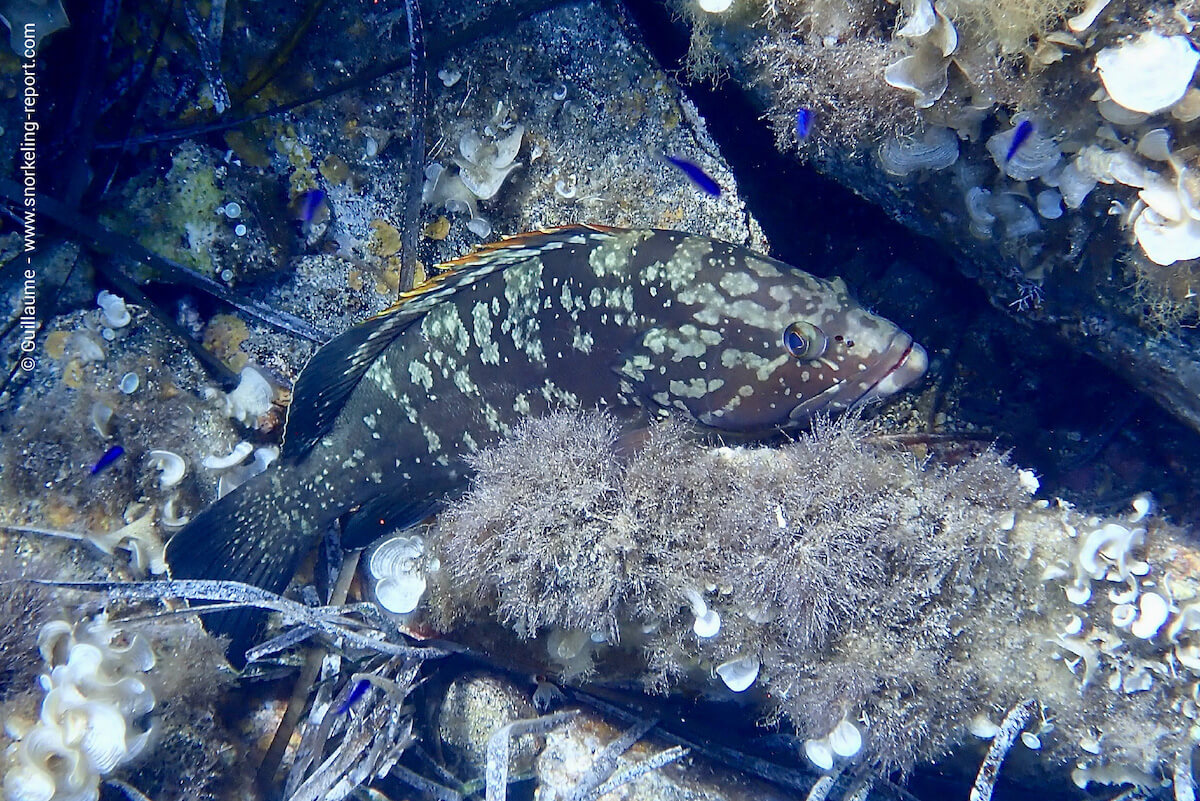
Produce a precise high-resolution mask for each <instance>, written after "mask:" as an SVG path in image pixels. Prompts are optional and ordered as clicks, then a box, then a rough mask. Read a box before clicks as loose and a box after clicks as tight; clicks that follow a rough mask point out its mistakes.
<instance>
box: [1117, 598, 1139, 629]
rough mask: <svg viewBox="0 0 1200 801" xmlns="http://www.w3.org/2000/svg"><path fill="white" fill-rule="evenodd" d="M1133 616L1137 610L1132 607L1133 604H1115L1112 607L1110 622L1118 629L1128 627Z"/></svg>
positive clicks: (1135, 615)
mask: <svg viewBox="0 0 1200 801" xmlns="http://www.w3.org/2000/svg"><path fill="white" fill-rule="evenodd" d="M1135 617H1137V610H1136V609H1134V608H1133V604H1117V605H1116V606H1114V607H1113V608H1112V622H1113V625H1114V626H1116V627H1117V628H1119V629H1124V628H1128V627H1129V624H1131V623H1133V620H1134V618H1135Z"/></svg>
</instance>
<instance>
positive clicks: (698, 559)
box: [418, 415, 1200, 786]
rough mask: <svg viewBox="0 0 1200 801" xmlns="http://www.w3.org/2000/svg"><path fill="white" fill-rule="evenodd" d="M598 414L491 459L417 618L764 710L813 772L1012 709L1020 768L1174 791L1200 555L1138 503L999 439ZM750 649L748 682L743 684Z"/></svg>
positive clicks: (891, 759)
mask: <svg viewBox="0 0 1200 801" xmlns="http://www.w3.org/2000/svg"><path fill="white" fill-rule="evenodd" d="M596 425H598V421H597V419H596V418H595V417H594V416H590V415H556V416H552V417H550V418H546V419H543V420H540V421H533V422H530V423H529V424H528V425H525V426H522V427H521V428H520V429H519V430H518V431H517V433H516V434H515V435H514V436H513V437H512V438H510V439H509V440H507V441H506V442H504V443H503V444H502V445H500V446H498V447H497V448H496V449H495V450H493V451H488V452H485V453H483V454H481V456H480V457H479V459H478V465H477V466H478V467H479V469H480V472H479V474H478V475H477V478H476V481H475V482H474V483H473V485H472V488H471V490H470V491H469V492H468V493H467V495H466V496H464V497H463V498H462V499H461V500H459V501H457V502H455V503H452V504H450V506H449V508H448V510H447V511H446V512H445V513H443V514H442V515H441V516H439V518H438V521H437V523H436V524H435V525H434V527H433V528H432V529H430V530H429V531H428V532H427V536H426V542H427V543H428V546H429V548H430V549H431V551H432V552H433V553H434V554H436V558H437V559H438V560H439V562H440V570H439V571H438V572H437V573H431V580H430V588H429V594H428V596H427V600H423V601H422V605H421V607H420V608H419V609H418V615H419V616H420V617H421V618H422V619H425V620H427V621H428V622H431V623H433V624H434V625H435V626H436V627H438V628H440V629H441V630H443V631H446V632H452V633H453V634H452V636H461V637H462V638H463V641H465V642H466V643H468V644H471V645H474V646H476V647H479V648H480V649H481V650H484V651H485V652H488V653H493V654H495V653H504V654H506V655H507V657H506V658H507V659H509V660H511V661H513V662H514V664H515V665H516V666H518V667H520V668H521V669H524V670H529V671H530V672H549V673H550V674H551V675H558V676H562V677H564V679H566V680H572V679H578V678H587V679H588V680H590V681H593V682H599V683H601V684H613V683H615V684H617V685H621V684H624V683H627V682H635V683H640V684H641V685H642V686H643V687H644V688H645V689H647V690H649V691H651V692H666V691H670V692H682V693H684V694H687V695H692V694H699V695H700V696H703V697H707V698H710V699H712V700H715V701H725V702H729V701H733V700H734V699H735V698H736V699H737V700H738V701H744V702H749V703H752V704H754V705H755V707H754V708H755V711H754V712H748V714H750V715H752V716H753V717H760V716H761V717H763V718H765V719H766V720H768V721H780V720H781V721H784V722H785V725H786V727H787V730H788V731H791V732H794V734H795V736H796V737H797V738H799V740H801V741H806V742H807V747H806V753H807V754H808V758H809V760H810V762H811V763H812V764H813V765H814V766H815V767H816V768H818V769H820V770H830V769H832V768H834V767H840V766H858V767H861V768H863V769H865V770H867V771H869V772H870V773H872V774H873V775H876V776H880V777H882V776H884V775H886V774H888V773H889V772H891V771H894V770H902V771H908V770H911V769H912V768H914V766H917V765H920V764H923V763H928V762H931V761H934V760H938V759H940V758H941V757H942V756H943V755H944V754H946V753H951V752H959V751H962V750H964V749H967V750H969V749H970V748H972V745H971V743H972V742H973V740H972V738H973V737H975V736H977V735H975V734H971V732H972V731H978V730H980V726H979V725H978V721H977V720H976V718H977V717H978V716H980V715H984V716H990V717H991V718H992V720H993V721H999V720H1000V719H1001V718H1002V717H1004V715H1005V713H1006V712H1007V711H1008V710H1010V709H1012V708H1013V707H1014V706H1015V705H1016V704H1018V702H1021V701H1022V699H1033V703H1034V704H1035V708H1036V710H1037V716H1036V717H1035V718H1034V719H1033V721H1032V722H1031V723H1029V724H1028V725H1027V726H1026V727H1025V728H1024V733H1023V735H1022V738H1021V739H1022V743H1023V744H1022V745H1019V746H1018V748H1023V749H1027V750H1030V751H1036V759H1035V760H1033V763H1032V764H1028V763H1029V762H1030V761H1029V760H1025V759H1022V760H1019V761H1018V763H1019V764H1025V765H1026V766H1027V767H1025V768H1018V770H1021V771H1024V770H1028V771H1030V772H1034V771H1038V772H1041V773H1042V774H1043V776H1045V775H1053V774H1054V771H1055V770H1057V769H1058V768H1057V766H1059V765H1064V764H1065V765H1067V766H1068V771H1069V770H1072V769H1074V770H1075V778H1074V781H1076V782H1077V783H1079V784H1080V786H1083V785H1084V784H1086V783H1087V782H1088V781H1102V778H1101V777H1103V776H1106V775H1111V774H1113V773H1114V772H1121V774H1122V775H1125V776H1140V777H1143V778H1142V779H1140V780H1139V781H1140V782H1141V783H1143V784H1144V785H1147V786H1155V785H1156V784H1158V783H1159V782H1169V781H1170V780H1171V778H1172V772H1173V771H1174V770H1176V768H1175V765H1176V755H1178V754H1186V753H1188V752H1189V751H1190V749H1191V748H1192V747H1193V746H1194V744H1195V742H1197V741H1198V740H1200V724H1196V723H1195V722H1194V721H1195V719H1196V718H1197V715H1200V710H1197V709H1196V707H1195V702H1194V699H1193V692H1194V691H1195V688H1196V687H1198V686H1200V656H1198V655H1200V639H1197V638H1198V637H1200V612H1198V611H1197V610H1200V601H1197V599H1198V598H1200V584H1197V583H1196V581H1195V579H1194V571H1193V570H1192V569H1191V567H1190V566H1191V565H1193V564H1194V563H1195V561H1196V560H1197V559H1200V556H1198V555H1197V554H1196V552H1195V549H1194V548H1193V547H1191V546H1189V545H1187V544H1186V542H1185V540H1184V538H1183V537H1182V535H1181V532H1179V531H1178V530H1175V529H1173V528H1171V527H1170V526H1168V525H1166V524H1165V523H1163V522H1162V521H1160V520H1158V519H1156V518H1155V517H1154V516H1153V515H1152V514H1150V508H1149V504H1148V502H1147V499H1145V498H1144V497H1143V498H1140V499H1137V500H1136V501H1135V503H1134V505H1133V511H1132V512H1130V513H1126V514H1121V515H1110V516H1100V515H1091V514H1088V513H1086V512H1085V511H1080V510H1076V509H1074V508H1072V507H1071V506H1070V505H1069V504H1065V503H1062V502H1054V503H1051V502H1048V501H1045V500H1034V498H1033V497H1032V496H1033V495H1034V493H1035V492H1036V489H1037V481H1036V478H1035V477H1034V476H1033V475H1032V474H1030V473H1028V472H1027V471H1017V470H1015V469H1013V468H1011V467H1009V466H1007V465H1005V464H1004V462H1003V461H1002V459H1001V458H1000V457H998V456H996V455H995V454H993V453H984V454H983V455H981V456H978V457H974V458H973V459H969V460H967V461H965V462H963V463H961V464H958V465H955V466H936V465H925V466H922V465H921V464H919V463H918V462H917V461H916V460H914V459H913V458H912V457H911V456H909V455H908V454H905V453H902V452H897V451H894V450H888V449H885V448H880V447H876V446H873V445H870V444H868V441H869V438H867V437H865V435H866V431H865V429H864V427H863V425H862V424H861V423H858V422H855V421H852V420H845V421H843V422H839V423H836V424H828V423H826V424H821V423H818V425H817V426H816V428H815V430H814V431H813V432H812V433H810V434H804V435H801V436H799V437H798V438H797V440H796V442H795V443H793V444H790V445H786V446H783V447H781V448H777V449H770V448H733V449H731V448H726V447H719V448H713V447H704V446H702V445H699V444H696V443H691V442H688V441H687V440H686V439H684V438H683V437H682V435H681V431H680V430H679V429H677V428H674V427H671V426H661V427H658V428H655V429H654V430H653V431H652V432H651V433H650V436H649V439H648V440H647V441H646V442H645V443H644V444H643V446H642V447H641V449H639V450H638V451H636V452H635V453H633V454H632V455H629V454H625V455H623V456H618V455H617V440H616V439H615V437H616V435H615V434H613V435H612V436H611V437H610V442H609V444H608V446H607V456H605V455H604V452H605V450H606V446H604V444H603V443H599V444H598V443H597V442H596V441H595V437H594V436H593V435H592V434H585V432H587V431H591V430H592V429H593V428H594V426H596ZM571 432H575V433H576V434H577V435H578V436H577V437H576V438H574V439H572V437H571V436H570V434H571ZM564 442H565V443H567V444H566V445H563V443H564ZM572 442H574V444H571V443H572ZM551 443H553V444H551ZM550 448H553V449H554V452H553V453H550V452H547V451H548V450H549V449H550ZM573 449H574V450H573ZM606 459H607V461H605V460H606ZM597 460H600V462H602V463H603V464H601V465H600V466H599V467H598V466H597ZM522 465H537V466H538V470H537V471H536V474H537V475H538V476H539V485H538V488H537V492H536V493H535V492H533V491H532V490H530V488H529V487H527V486H526V484H527V482H528V481H529V478H528V476H529V475H532V474H533V473H531V471H529V470H525V469H522V468H521V466H522ZM597 475H600V476H603V482H602V485H601V486H600V487H597V486H595V484H594V482H592V478H593V477H594V476H597ZM600 573H603V575H606V576H610V577H612V576H615V577H617V579H616V580H610V581H607V582H601V581H598V580H597V578H596V577H597V575H598V574H600ZM696 595H699V596H701V597H702V598H703V602H704V604H705V605H706V606H707V607H708V608H710V609H712V610H716V611H718V612H719V614H720V617H721V621H722V624H721V627H720V630H719V631H718V632H717V633H716V634H715V635H713V636H700V635H699V634H697V633H696V632H695V631H694V630H693V623H694V620H695V619H696V618H695V611H694V607H695V598H694V597H693V596H696ZM1167 597H1170V598H1172V599H1173V601H1172V603H1171V604H1166V602H1165V599H1166V598H1167ZM750 655H754V656H756V657H757V659H758V661H759V663H760V667H759V668H758V670H757V672H756V674H755V676H754V680H753V684H752V686H750V687H749V688H743V687H741V685H740V684H739V685H738V686H734V687H731V686H729V685H728V681H727V679H726V677H725V676H723V675H721V671H722V669H723V668H726V667H728V666H729V665H730V663H731V661H734V660H738V659H745V658H746V657H747V656H750ZM1173 664H1178V665H1181V666H1182V668H1183V669H1180V670H1175V669H1172V668H1171V667H1170V665H1173ZM1193 666H1194V667H1193ZM1097 740H1098V741H1099V743H1100V745H1099V746H1097V745H1096V744H1095V741H1097ZM1022 777H1024V780H1031V781H1032V780H1033V779H1032V778H1031V774H1024V773H1020V774H1017V775H1015V776H1009V778H1019V779H1020V778H1022ZM1059 778H1060V779H1062V780H1064V781H1066V780H1067V777H1066V776H1064V775H1060V776H1059Z"/></svg>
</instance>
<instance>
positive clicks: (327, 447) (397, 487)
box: [168, 226, 925, 590]
mask: <svg viewBox="0 0 1200 801" xmlns="http://www.w3.org/2000/svg"><path fill="white" fill-rule="evenodd" d="M448 266H450V267H453V268H454V269H453V270H452V271H451V272H448V273H444V274H442V275H439V276H438V277H436V278H435V279H433V280H432V281H430V282H428V283H427V284H425V285H424V286H423V287H421V288H419V289H418V290H416V291H414V292H412V293H409V294H408V295H407V296H406V297H405V298H404V299H402V302H401V303H400V304H398V305H397V307H396V308H395V309H394V310H392V311H390V312H388V313H386V314H384V315H381V316H380V317H377V318H374V319H372V320H369V321H367V322H366V323H364V324H362V325H360V326H357V327H355V328H353V329H351V330H350V331H347V332H346V333H345V334H343V335H341V336H339V337H337V338H336V339H334V340H333V341H332V342H330V343H329V344H328V345H326V346H325V347H324V348H322V349H321V350H320V351H319V352H318V353H317V354H316V355H315V356H314V357H313V359H312V361H311V362H310V363H309V365H308V366H307V367H306V368H305V370H304V372H303V373H302V375H301V376H300V379H299V380H298V381H297V383H296V387H295V392H294V397H295V400H294V402H293V405H292V408H291V411H290V413H289V418H288V427H287V433H286V436H285V441H284V447H283V456H282V459H281V460H280V461H281V465H280V467H279V468H278V469H275V470H271V471H269V472H267V473H265V474H264V475H262V476H260V477H258V479H257V480H256V481H255V482H251V483H250V484H248V485H247V486H245V487H243V488H242V489H240V490H239V491H238V492H235V493H233V494H231V495H230V496H227V497H226V498H223V499H222V500H221V501H219V502H218V503H217V504H215V505H214V506H213V507H212V508H211V509H209V510H207V511H206V512H204V513H203V514H202V515H200V516H199V517H198V518H197V520H196V521H195V522H194V523H192V524H191V525H190V526H188V527H187V528H185V529H184V530H183V531H182V532H180V533H179V534H177V535H176V537H175V538H174V539H173V540H172V541H171V543H170V544H169V546H168V560H169V562H170V564H171V566H172V572H173V575H175V576H176V577H204V578H229V579H236V580H241V581H247V582H249V583H253V584H258V585H260V586H263V587H266V588H268V589H273V590H280V589H282V587H283V586H284V585H285V584H286V583H287V581H288V580H289V578H290V577H291V575H292V573H293V572H294V571H295V567H296V565H297V563H298V561H299V559H300V558H301V557H302V556H303V554H304V553H305V552H306V551H308V550H309V548H311V547H312V544H313V542H314V541H315V539H316V538H317V537H318V536H319V534H320V532H321V531H322V530H323V529H324V527H325V526H327V525H328V524H329V523H330V522H331V521H332V520H333V519H334V518H336V517H338V516H340V515H342V514H344V513H345V512H348V511H351V510H355V511H356V512H357V514H356V515H355V517H354V518H353V523H354V524H353V525H352V527H351V530H350V533H349V535H348V544H350V545H362V544H365V543H364V542H363V540H365V539H367V538H369V537H370V536H371V535H373V534H375V533H382V530H383V529H387V528H391V527H394V526H395V525H397V524H400V523H404V522H409V521H412V520H414V519H417V518H419V517H420V516H421V515H423V514H424V513H426V512H428V511H429V510H430V509H431V508H432V507H433V506H434V505H435V504H436V503H437V501H438V499H440V498H441V497H443V496H444V495H445V494H446V493H448V492H451V491H454V490H455V489H457V488H460V487H461V486H462V484H463V482H464V480H465V478H466V476H467V474H468V468H467V466H466V464H465V463H464V461H463V457H464V456H465V455H468V454H470V453H472V452H473V451H475V450H476V449H478V448H481V447H484V446H486V445H490V444H492V443H493V442H495V441H496V440H497V439H498V438H499V437H501V436H502V435H504V434H505V433H507V432H508V431H509V430H510V429H511V428H512V427H513V426H514V425H516V424H517V423H519V422H520V421H521V420H523V419H525V418H528V417H531V416H540V415H543V414H545V413H546V411H547V410H549V409H552V408H593V407H597V406H600V407H614V408H620V407H628V408H631V409H636V408H639V407H640V408H641V409H644V410H646V411H647V412H649V413H651V414H655V415H656V414H671V413H677V414H683V415H685V416H687V417H690V418H691V419H693V420H695V421H696V422H697V423H699V424H700V425H701V426H703V427H707V428H710V429H714V430H717V431H721V432H728V433H731V434H738V435H744V436H762V435H768V434H771V433H774V432H777V431H779V430H781V429H782V430H786V429H788V428H792V427H796V426H801V425H803V424H804V423H805V422H806V421H807V420H808V419H809V417H810V416H811V415H812V414H813V413H815V412H818V411H822V410H824V411H837V410H840V409H844V408H847V407H849V406H851V405H854V404H856V403H861V402H863V401H864V400H869V399H872V398H876V397H883V396H886V395H889V394H891V393H893V392H896V391H897V390H899V389H901V388H903V387H904V386H905V385H907V384H909V383H911V382H912V381H913V380H915V379H916V378H918V377H919V376H920V375H921V374H922V373H923V371H924V369H925V354H924V351H923V350H922V349H921V347H920V346H919V345H916V344H914V343H913V341H912V338H911V337H909V336H908V335H907V334H905V333H904V332H903V331H901V330H900V329H899V328H897V327H896V326H895V325H894V324H892V323H891V322H889V321H887V320H884V319H883V318H880V317H877V316H875V315H872V314H870V313H869V312H867V311H866V310H864V309H862V307H860V306H859V305H858V304H857V303H855V302H854V301H853V300H852V299H851V298H850V297H849V296H848V294H847V293H846V291H845V288H844V286H842V285H841V284H840V282H828V281H824V280H821V279H818V278H815V277H813V276H810V275H808V274H806V273H803V272H800V271H798V270H795V269H793V268H790V267H788V266H787V265H784V264H782V263H780V262H777V261H774V260H772V259H769V258H766V257H764V256H760V255H758V254H755V253H753V252H751V251H748V250H746V249H744V248H740V247H738V246H735V245H729V244H726V243H723V242H719V241H716V240H712V239H709V238H707V237H701V236H694V235H690V234H684V233H678V232H672V231H654V230H634V231H624V230H617V229H605V228H591V227H582V226H580V227H570V228H564V229H557V230H554V231H549V232H545V233H537V234H526V235H522V236H519V237H514V238H513V239H510V240H505V241H504V242H501V243H499V244H498V245H495V246H491V247H489V248H486V249H484V250H482V251H480V252H479V253H476V254H473V255H471V256H468V257H465V258H464V259H460V260H458V261H456V262H452V263H451V264H450V265H448ZM797 324H798V325H797ZM797 332H798V333H797ZM810 340H811V341H810ZM816 340H819V341H816ZM797 343H802V344H803V345H805V346H811V347H809V350H807V351H802V350H797V348H799V347H800V345H799V344H797ZM789 348H790V349H789ZM796 353H801V354H802V355H804V356H805V358H797V356H796V355H794V354H796ZM809 356H811V358H808V357H809Z"/></svg>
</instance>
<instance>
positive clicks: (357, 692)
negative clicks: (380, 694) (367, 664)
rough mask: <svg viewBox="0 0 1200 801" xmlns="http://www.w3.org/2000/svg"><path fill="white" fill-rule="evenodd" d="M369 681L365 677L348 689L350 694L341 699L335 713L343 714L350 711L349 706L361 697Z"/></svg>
mask: <svg viewBox="0 0 1200 801" xmlns="http://www.w3.org/2000/svg"><path fill="white" fill-rule="evenodd" d="M370 684H371V682H369V681H367V680H366V679H360V680H359V681H358V683H357V684H355V685H354V687H353V688H352V689H351V690H350V694H349V695H347V696H346V700H345V701H342V705H341V706H339V707H338V709H337V713H338V714H339V715H344V714H346V713H347V712H349V711H350V707H352V706H354V702H355V701H357V700H358V699H359V698H362V697H363V693H365V692H366V691H367V687H368V686H370Z"/></svg>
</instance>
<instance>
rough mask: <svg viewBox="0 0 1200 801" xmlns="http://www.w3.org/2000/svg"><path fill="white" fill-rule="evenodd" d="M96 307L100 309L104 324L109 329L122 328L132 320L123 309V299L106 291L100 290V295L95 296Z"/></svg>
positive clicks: (126, 310)
mask: <svg viewBox="0 0 1200 801" xmlns="http://www.w3.org/2000/svg"><path fill="white" fill-rule="evenodd" d="M96 305H97V306H99V307H100V311H101V313H102V315H103V317H104V322H105V323H106V324H107V325H108V326H109V327H110V328H124V327H125V326H127V325H129V321H130V320H132V319H133V318H132V317H131V316H130V314H129V309H127V308H126V307H125V299H124V298H122V297H120V296H119V295H114V294H113V293H111V292H109V291H108V290H107V289H102V290H100V294H99V295H97V296H96Z"/></svg>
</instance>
